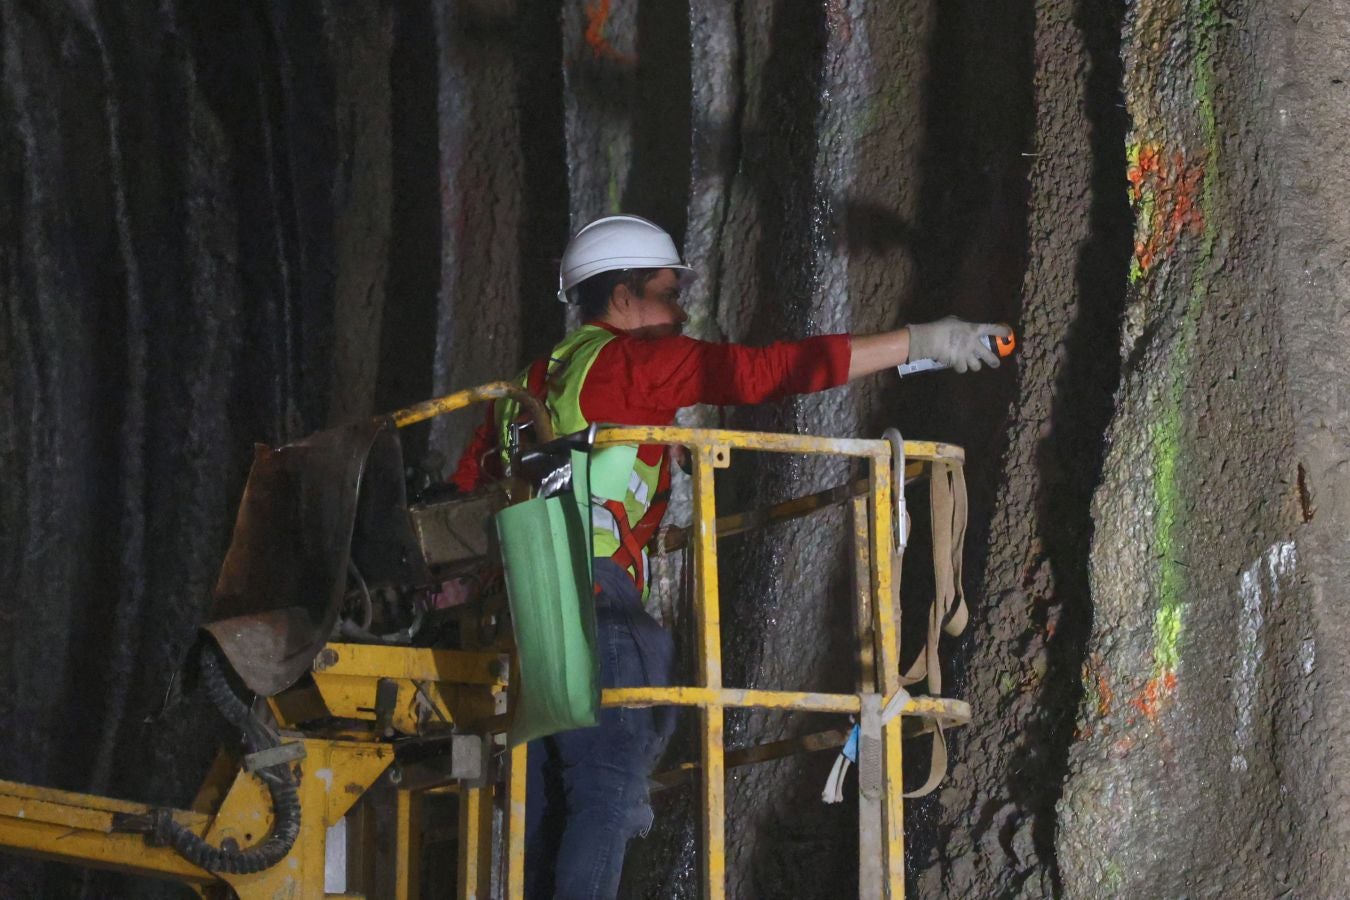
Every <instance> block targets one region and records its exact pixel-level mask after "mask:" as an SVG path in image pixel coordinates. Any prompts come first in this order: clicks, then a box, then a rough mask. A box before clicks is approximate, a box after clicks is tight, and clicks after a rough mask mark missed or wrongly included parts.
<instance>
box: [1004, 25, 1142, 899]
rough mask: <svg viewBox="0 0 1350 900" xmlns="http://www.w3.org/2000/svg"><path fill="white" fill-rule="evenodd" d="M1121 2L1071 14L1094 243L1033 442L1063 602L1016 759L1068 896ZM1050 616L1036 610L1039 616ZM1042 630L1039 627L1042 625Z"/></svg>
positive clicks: (1117, 192) (1099, 436)
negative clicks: (1068, 827)
mask: <svg viewBox="0 0 1350 900" xmlns="http://www.w3.org/2000/svg"><path fill="white" fill-rule="evenodd" d="M1124 16H1125V3H1124V2H1120V0H1115V2H1111V3H1101V2H1098V0H1079V3H1078V4H1077V9H1076V11H1075V24H1076V25H1077V26H1078V29H1079V31H1080V33H1081V34H1082V39H1083V43H1084V46H1085V48H1086V50H1087V54H1088V59H1089V66H1088V71H1087V103H1086V109H1087V118H1088V124H1089V126H1090V134H1091V138H1090V146H1091V151H1092V179H1091V200H1090V206H1089V212H1088V220H1089V227H1090V237H1089V239H1088V240H1087V241H1086V242H1085V243H1084V244H1083V246H1082V248H1081V250H1080V251H1079V254H1078V259H1077V264H1076V267H1075V285H1076V288H1077V294H1078V306H1077V316H1076V317H1075V319H1074V322H1073V325H1072V327H1071V328H1070V329H1069V333H1068V334H1067V335H1066V338H1065V343H1064V347H1065V362H1064V366H1063V368H1062V370H1061V372H1060V376H1059V379H1058V380H1057V382H1056V384H1055V403H1054V406H1053V408H1052V411H1051V421H1052V422H1053V423H1054V428H1053V430H1052V431H1051V432H1050V433H1049V435H1048V436H1047V437H1046V438H1044V439H1043V440H1042V441H1041V443H1040V445H1039V446H1038V447H1037V468H1038V470H1039V472H1040V474H1041V480H1042V485H1043V492H1042V495H1041V497H1040V509H1038V511H1037V513H1038V516H1037V518H1038V521H1039V522H1040V524H1041V535H1040V537H1041V541H1042V546H1043V549H1044V552H1045V555H1046V560H1047V562H1048V563H1049V565H1050V567H1051V572H1052V575H1053V579H1054V584H1055V586H1056V593H1057V595H1058V597H1059V598H1060V599H1059V606H1060V612H1059V618H1058V622H1057V623H1056V629H1055V633H1054V639H1053V640H1051V641H1050V642H1049V643H1048V645H1047V652H1048V654H1049V660H1048V666H1047V670H1046V675H1045V677H1044V679H1042V681H1041V693H1040V697H1039V702H1040V707H1041V708H1042V709H1044V710H1045V711H1046V715H1045V716H1043V717H1042V718H1041V719H1039V720H1038V721H1037V722H1036V725H1035V731H1036V732H1039V734H1033V736H1032V737H1033V740H1031V741H1029V742H1028V750H1030V749H1032V748H1036V747H1037V746H1039V747H1040V748H1043V751H1044V752H1043V753H1042V754H1040V755H1039V756H1037V755H1034V754H1032V753H1031V752H1027V753H1026V754H1024V755H1021V756H1020V758H1018V759H1015V760H1014V766H1013V769H1014V771H1017V770H1018V769H1019V768H1020V769H1021V771H1022V773H1023V777H1022V778H1021V779H1020V781H1021V783H1022V785H1023V786H1024V788H1030V787H1033V786H1034V787H1035V788H1036V791H1035V793H1036V794H1038V795H1039V798H1038V799H1039V803H1038V804H1037V806H1036V807H1035V819H1034V821H1033V824H1032V838H1033V841H1034V844H1035V846H1036V848H1037V853H1038V854H1040V855H1041V857H1042V858H1043V859H1047V858H1048V859H1054V860H1055V867H1054V869H1053V871H1052V873H1051V875H1052V878H1053V884H1054V888H1055V892H1056V895H1057V896H1058V895H1062V892H1063V884H1062V882H1061V880H1060V873H1059V869H1058V858H1057V856H1056V855H1055V836H1056V832H1057V829H1058V824H1059V823H1058V817H1057V813H1056V805H1057V804H1058V802H1059V799H1060V797H1061V796H1062V794H1063V789H1064V783H1065V780H1066V779H1067V777H1068V774H1069V749H1070V747H1071V746H1072V743H1073V740H1074V729H1075V726H1076V722H1077V716H1078V708H1079V705H1080V704H1081V702H1082V700H1083V679H1082V674H1081V673H1082V668H1083V664H1084V662H1085V661H1086V659H1087V647H1088V641H1089V639H1090V638H1091V634H1092V621H1093V605H1092V602H1091V596H1092V595H1091V585H1090V582H1089V577H1088V569H1089V561H1090V553H1091V549H1092V535H1093V520H1092V498H1093V494H1094V492H1095V490H1096V488H1097V485H1098V483H1099V482H1100V481H1101V474H1102V465H1103V462H1104V459H1105V455H1106V430H1107V427H1108V426H1109V425H1110V422H1111V417H1112V415H1113V412H1114V398H1115V393H1116V388H1117V386H1118V384H1119V382H1120V374H1121V357H1120V350H1119V348H1120V335H1121V328H1122V326H1123V321H1124V315H1123V314H1124V307H1125V299H1126V292H1127V290H1128V273H1129V264H1130V256H1131V253H1132V245H1131V235H1132V231H1133V212H1132V210H1131V209H1130V205H1129V201H1128V195H1127V193H1126V182H1125V168H1126V162H1125V139H1126V134H1127V132H1128V129H1129V115H1128V113H1127V111H1126V109H1125V104H1124V94H1123V84H1124V69H1123V65H1122V62H1121V56H1120V51H1121V28H1122V24H1123V20H1124ZM1047 612H1048V611H1047V610H1046V609H1044V608H1040V607H1038V610H1037V614H1038V615H1040V616H1044V615H1046V613H1047ZM1044 624H1045V623H1044V622H1043V621H1042V622H1037V625H1038V626H1043V625H1044Z"/></svg>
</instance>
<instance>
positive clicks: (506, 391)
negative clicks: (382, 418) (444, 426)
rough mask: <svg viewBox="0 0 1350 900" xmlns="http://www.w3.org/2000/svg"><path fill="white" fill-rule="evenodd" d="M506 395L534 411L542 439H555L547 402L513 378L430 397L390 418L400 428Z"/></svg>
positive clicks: (532, 412)
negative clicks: (515, 381)
mask: <svg viewBox="0 0 1350 900" xmlns="http://www.w3.org/2000/svg"><path fill="white" fill-rule="evenodd" d="M504 398H510V399H512V400H514V401H516V402H517V403H519V404H521V405H522V406H524V407H525V408H526V409H528V410H529V411H530V416H531V417H532V418H533V419H534V423H535V428H536V429H537V434H538V437H539V440H540V441H551V440H553V422H552V420H551V419H550V418H549V415H548V412H547V411H546V410H545V409H544V406H543V404H541V403H540V402H539V401H538V400H536V399H535V398H534V396H533V395H531V394H530V392H529V391H527V390H525V389H524V388H523V387H521V386H520V385H518V384H512V383H511V382H509V381H494V382H492V383H490V384H483V385H479V386H478V387H472V388H467V389H465V390H462V391H456V392H455V393H453V394H446V395H445V396H444V397H437V398H436V399H435V400H427V401H426V402H425V403H419V404H417V405H416V406H409V407H407V408H406V409H400V410H398V411H397V412H394V413H390V414H389V418H391V419H393V420H394V424H395V425H397V426H398V427H399V428H404V427H406V426H408V425H415V424H417V423H418V422H425V421H426V420H427V419H432V418H435V417H436V416H440V415H444V414H445V413H451V412H455V411H456V410H460V409H463V408H464V407H466V406H471V405H473V404H475V403H483V402H485V401H487V400H501V399H504Z"/></svg>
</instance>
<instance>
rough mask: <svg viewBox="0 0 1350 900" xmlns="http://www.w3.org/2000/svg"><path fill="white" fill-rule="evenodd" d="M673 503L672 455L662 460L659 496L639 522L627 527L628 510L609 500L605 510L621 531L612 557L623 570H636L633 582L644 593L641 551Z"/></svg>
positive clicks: (606, 502)
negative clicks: (616, 548)
mask: <svg viewBox="0 0 1350 900" xmlns="http://www.w3.org/2000/svg"><path fill="white" fill-rule="evenodd" d="M669 502H670V455H669V454H666V455H664V456H663V457H662V458H661V470H660V474H659V475H657V478H656V493H655V494H653V495H652V498H651V502H650V503H649V504H648V505H647V510H646V512H644V513H643V514H642V518H640V519H638V521H637V524H636V525H631V526H630V525H629V524H628V508H627V507H625V506H624V505H623V503H622V502H620V501H618V500H606V501H605V502H604V507H605V509H607V510H609V513H610V515H612V516H613V517H614V525H615V527H616V528H617V529H618V530H619V549H618V550H615V551H614V555H613V556H612V557H611V558H612V559H613V560H614V561H615V562H616V563H618V564H619V566H620V567H622V568H625V569H632V570H633V581H634V583H635V584H636V585H637V589H638V592H639V593H641V592H642V590H643V588H644V586H645V585H646V580H647V579H646V573H645V572H644V571H643V569H644V568H645V567H644V566H643V564H642V550H643V548H644V547H646V546H647V544H648V543H650V542H651V539H652V538H653V537H655V536H656V531H657V529H658V528H660V527H661V519H662V517H664V516H665V513H666V505H667V503H669Z"/></svg>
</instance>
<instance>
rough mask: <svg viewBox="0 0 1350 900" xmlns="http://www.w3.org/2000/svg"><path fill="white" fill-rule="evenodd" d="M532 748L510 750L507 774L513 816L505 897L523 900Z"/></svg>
mask: <svg viewBox="0 0 1350 900" xmlns="http://www.w3.org/2000/svg"><path fill="white" fill-rule="evenodd" d="M528 753H529V745H527V744H518V745H516V746H515V747H512V748H511V764H510V765H511V769H510V772H509V774H508V776H507V777H508V778H509V779H510V783H509V785H508V786H507V804H508V807H509V809H510V816H509V820H508V823H507V842H506V897H507V900H522V898H523V897H524V896H525V781H526V773H527V764H528V760H529V757H528Z"/></svg>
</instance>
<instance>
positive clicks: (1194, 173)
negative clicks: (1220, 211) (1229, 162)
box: [1125, 142, 1205, 281]
mask: <svg viewBox="0 0 1350 900" xmlns="http://www.w3.org/2000/svg"><path fill="white" fill-rule="evenodd" d="M1128 160H1129V161H1128V166H1127V167H1126V170H1125V178H1126V180H1127V181H1128V182H1129V185H1130V187H1129V195H1130V204H1131V205H1132V206H1133V207H1134V208H1135V215H1136V216H1137V217H1138V221H1139V225H1138V227H1137V228H1136V238H1135V243H1134V262H1133V265H1132V267H1131V270H1132V271H1131V278H1132V279H1133V280H1136V281H1137V280H1138V279H1139V278H1141V277H1143V276H1144V275H1147V274H1148V273H1149V271H1150V270H1151V269H1152V268H1153V266H1154V265H1156V264H1157V263H1158V261H1159V260H1160V259H1163V258H1166V257H1167V256H1169V255H1170V254H1171V253H1172V251H1173V250H1175V249H1176V245H1177V240H1178V239H1179V238H1180V237H1181V235H1182V234H1184V233H1190V234H1201V233H1202V232H1203V231H1204V228H1205V220H1204V214H1203V213H1202V211H1201V209H1200V205H1199V203H1198V199H1199V197H1200V194H1201V191H1202V190H1203V188H1204V183H1205V167H1204V166H1203V165H1202V164H1200V163H1191V164H1189V165H1188V164H1187V163H1186V158H1185V157H1184V156H1183V155H1182V154H1181V153H1180V152H1175V153H1172V154H1171V156H1170V157H1169V156H1168V155H1167V154H1166V153H1165V152H1164V151H1163V149H1162V147H1161V146H1159V145H1158V144H1156V143H1153V142H1148V143H1141V144H1136V145H1134V146H1132V147H1130V149H1129V152H1128Z"/></svg>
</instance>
